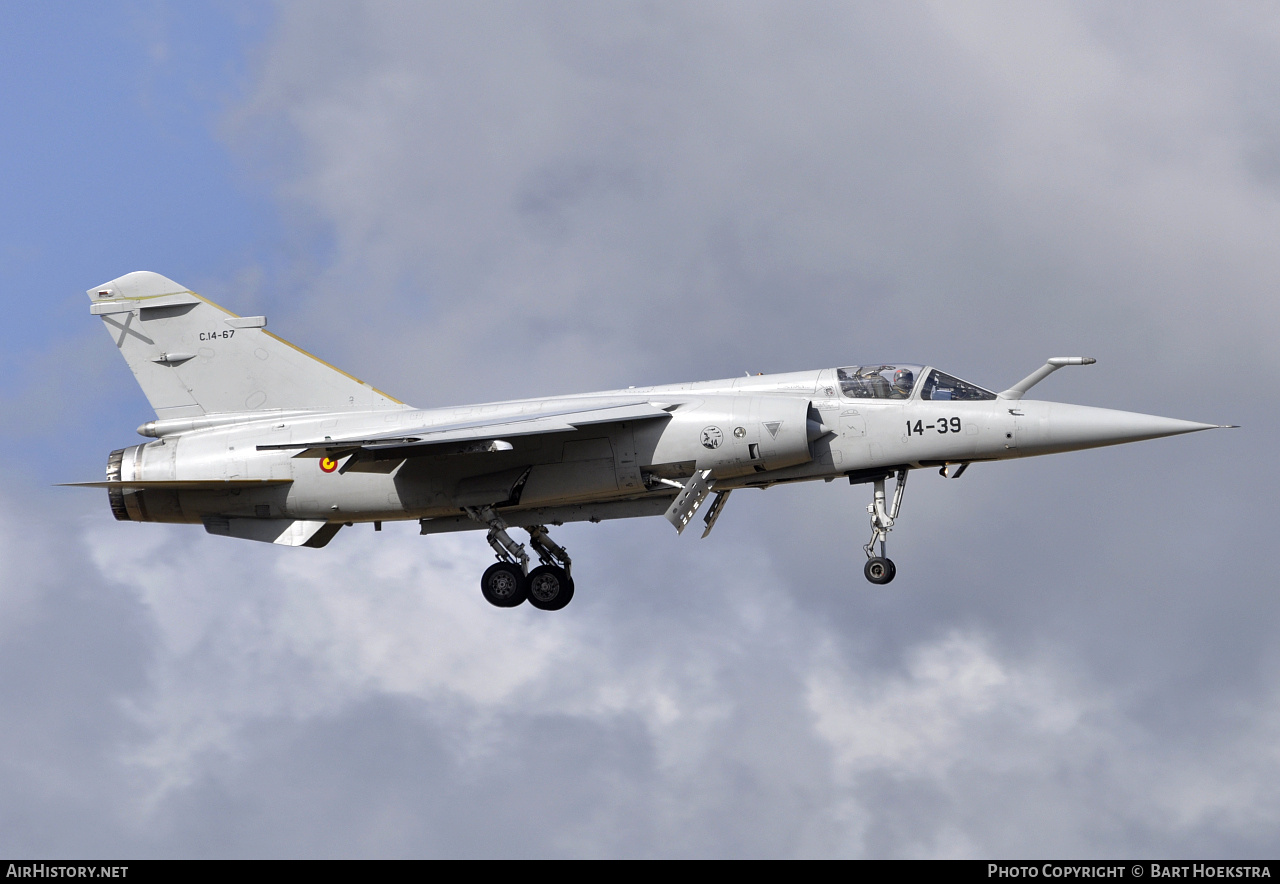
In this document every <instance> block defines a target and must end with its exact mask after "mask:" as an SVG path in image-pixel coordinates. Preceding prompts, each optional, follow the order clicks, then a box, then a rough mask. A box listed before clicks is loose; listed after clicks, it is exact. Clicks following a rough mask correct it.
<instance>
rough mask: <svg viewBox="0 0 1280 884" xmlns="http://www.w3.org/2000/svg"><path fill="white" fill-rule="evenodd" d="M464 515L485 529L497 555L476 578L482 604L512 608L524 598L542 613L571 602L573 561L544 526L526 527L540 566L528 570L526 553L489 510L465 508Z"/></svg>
mask: <svg viewBox="0 0 1280 884" xmlns="http://www.w3.org/2000/svg"><path fill="white" fill-rule="evenodd" d="M467 515H468V516H470V517H471V518H472V519H475V520H476V521H477V522H484V523H485V524H486V525H488V526H489V535H488V537H487V538H486V539H487V540H488V541H489V545H490V546H491V547H493V551H494V552H495V553H497V554H498V561H496V562H494V563H493V564H492V565H490V566H489V568H488V569H487V570H486V571H485V572H484V576H483V577H481V578H480V592H481V594H482V595H483V596H484V598H485V601H487V602H488V603H489V604H491V605H495V606H497V607H499V608H514V607H516V606H517V605H520V604H522V603H523V602H524V601H525V600H526V599H528V601H529V604H531V605H533V606H534V607H535V608H540V609H541V610H543V611H559V610H560V609H561V608H563V607H564V606H565V605H567V604H569V602H570V601H571V600H572V599H573V577H572V576H570V569H571V568H572V567H573V562H572V561H571V560H570V559H569V554H568V553H567V552H565V549H564V547H562V546H560V545H559V544H558V543H556V542H555V541H554V540H552V539H551V537H550V535H548V534H547V529H546V526H545V525H530V526H529V527H528V528H526V529H525V530H526V531H528V532H529V545H530V546H532V547H533V551H534V552H535V553H537V555H538V560H539V561H540V562H542V564H541V565H539V566H538V567H536V568H534V569H533V570H532V571H530V570H529V554H528V553H527V552H525V548H524V544H522V543H516V541H515V540H513V539H512V537H511V535H510V534H508V533H507V524H506V522H504V521H502V517H501V516H499V515H498V514H497V513H495V512H494V511H493V507H489V506H482V507H467Z"/></svg>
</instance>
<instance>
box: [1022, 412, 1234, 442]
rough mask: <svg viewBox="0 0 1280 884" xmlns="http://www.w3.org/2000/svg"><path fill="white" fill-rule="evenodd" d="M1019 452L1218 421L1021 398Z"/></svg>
mask: <svg viewBox="0 0 1280 884" xmlns="http://www.w3.org/2000/svg"><path fill="white" fill-rule="evenodd" d="M1013 410H1014V411H1015V412H1016V411H1021V412H1022V414H1021V415H1017V414H1015V416H1014V421H1015V426H1016V430H1015V432H1016V439H1017V447H1018V451H1019V453H1021V454H1023V455H1033V454H1053V453H1055V452H1059V451H1077V450H1079V449H1081V448H1099V447H1101V446H1103V445H1120V444H1122V443H1124V442H1140V441H1142V440H1143V439H1159V438H1160V437H1161V436H1177V435H1180V434H1182V433H1195V432H1199V431H1200V430H1215V429H1218V428H1219V425H1218V424H1201V423H1197V422H1196V421H1183V420H1177V419H1176V418H1171V417H1157V416H1156V415H1153V414H1138V413H1137V412H1133V411H1113V410H1111V409H1109V408H1090V407H1089V406H1086V405H1064V404H1062V403H1059V402H1026V401H1024V402H1021V403H1019V407H1017V408H1014V409H1013Z"/></svg>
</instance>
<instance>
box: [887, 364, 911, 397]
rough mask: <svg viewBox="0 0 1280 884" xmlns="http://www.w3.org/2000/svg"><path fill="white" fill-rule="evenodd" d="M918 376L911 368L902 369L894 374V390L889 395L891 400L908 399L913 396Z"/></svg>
mask: <svg viewBox="0 0 1280 884" xmlns="http://www.w3.org/2000/svg"><path fill="white" fill-rule="evenodd" d="M915 383H916V376H915V372H913V371H912V370H911V369H909V368H900V369H898V370H897V371H895V372H894V373H893V389H892V391H890V393H889V398H890V399H906V398H907V397H908V396H910V395H911V388H912V387H914V386H915Z"/></svg>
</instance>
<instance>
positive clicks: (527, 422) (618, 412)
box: [258, 402, 671, 459]
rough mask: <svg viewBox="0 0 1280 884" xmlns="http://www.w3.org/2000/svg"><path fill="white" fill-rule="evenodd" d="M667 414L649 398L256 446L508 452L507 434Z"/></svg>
mask: <svg viewBox="0 0 1280 884" xmlns="http://www.w3.org/2000/svg"><path fill="white" fill-rule="evenodd" d="M670 417H671V414H670V412H668V411H665V410H663V409H661V408H659V407H658V406H656V405H653V404H651V403H648V402H637V403H631V404H627V405H613V406H608V407H604V408H590V409H582V410H576V411H564V412H556V413H553V414H545V413H543V414H536V415H529V416H528V417H525V418H520V419H515V420H513V419H509V418H508V419H501V420H497V421H468V422H463V423H454V424H448V425H444V426H436V427H424V428H423V429H421V430H419V431H416V432H409V433H405V432H398V433H394V434H391V433H388V434H383V435H379V436H367V437H365V438H358V439H352V438H348V439H324V440H322V441H315V442H294V443H289V444H281V445H259V446H258V450H259V451H291V450H294V449H297V450H298V453H297V454H295V455H294V457H334V456H335V455H345V454H351V453H356V452H359V453H360V454H361V456H362V457H364V458H369V459H384V458H392V457H395V458H404V457H419V456H424V455H430V454H436V455H439V454H476V453H482V452H486V451H510V450H511V449H512V447H513V446H512V445H511V443H510V442H507V441H506V439H507V438H511V437H520V436H538V435H544V434H547V433H566V432H573V431H574V430H577V429H578V428H580V427H585V426H591V425H594V424H611V423H620V422H622V421H643V420H658V419H663V418H670Z"/></svg>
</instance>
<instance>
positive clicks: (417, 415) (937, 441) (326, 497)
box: [73, 272, 1216, 610]
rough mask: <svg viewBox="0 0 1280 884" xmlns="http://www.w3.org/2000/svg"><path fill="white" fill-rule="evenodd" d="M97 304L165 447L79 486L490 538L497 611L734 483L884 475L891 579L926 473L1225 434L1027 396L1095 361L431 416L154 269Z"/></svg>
mask: <svg viewBox="0 0 1280 884" xmlns="http://www.w3.org/2000/svg"><path fill="white" fill-rule="evenodd" d="M89 299H90V302H91V305H90V312H91V313H92V314H93V315H95V316H99V317H101V318H102V322H103V324H104V325H105V326H106V329H107V332H108V334H110V335H111V340H112V342H113V343H114V344H115V345H116V347H117V349H119V350H120V352H121V354H122V355H123V356H124V358H125V361H126V362H127V363H128V365H129V368H130V369H131V370H132V371H133V374H134V376H135V377H136V378H137V379H138V383H139V384H140V385H141V386H142V390H143V392H144V393H145V394H146V396H147V399H148V400H150V402H151V405H152V406H153V407H154V408H155V411H156V419H155V420H153V421H148V422H147V423H145V424H143V425H142V426H140V427H138V432H139V433H140V434H141V435H143V436H147V437H150V438H152V439H153V440H154V441H151V442H147V443H145V444H142V445H134V446H132V447H129V448H122V449H119V450H117V451H113V452H111V455H110V456H109V457H108V459H107V476H106V481H102V482H79V483H73V484H77V485H82V486H88V487H93V488H105V489H107V496H108V500H109V501H110V504H111V512H112V513H113V514H114V515H115V517H116V518H117V519H121V520H127V521H136V522H189V523H202V524H203V525H204V527H205V530H206V531H208V532H209V533H211V534H221V535H225V536H227V537H238V538H242V539H245V540H258V541H263V542H267V543H278V544H283V545H286V546H310V547H322V546H324V545H325V544H326V543H328V542H329V541H330V540H331V539H332V538H333V536H334V535H335V534H336V533H337V532H338V530H339V529H340V528H342V527H343V526H344V525H353V524H355V523H356V522H371V523H372V524H373V526H374V529H375V530H381V528H382V523H383V522H384V521H387V520H393V519H417V520H418V523H419V525H420V526H421V533H423V534H434V533H437V532H443V531H463V530H467V529H487V530H488V541H489V545H490V546H492V547H493V550H494V552H495V553H496V554H497V559H498V560H497V562H495V563H494V564H493V565H492V566H490V567H489V569H488V570H487V571H485V573H484V576H483V577H482V578H481V580H480V588H481V591H482V592H483V594H484V597H485V598H486V599H487V600H488V601H489V602H491V603H492V604H494V605H497V606H498V607H514V606H515V605H519V604H521V603H522V602H524V601H525V600H526V599H528V601H529V602H530V603H531V604H532V605H534V606H535V607H538V608H541V609H544V610H558V609H560V608H563V607H564V606H565V605H566V604H568V602H569V600H570V599H571V598H572V597H573V591H574V583H573V578H572V576H571V562H570V559H569V554H568V553H567V552H566V551H565V549H564V547H562V546H560V545H558V544H557V543H555V542H554V541H553V540H552V539H551V538H550V536H549V534H548V531H547V526H548V525H562V524H563V523H565V522H578V521H591V522H598V521H600V520H601V519H620V518H630V517H633V516H656V515H662V516H664V517H665V518H666V519H667V520H668V521H670V522H671V524H672V525H674V526H675V529H676V531H677V532H683V531H684V530H685V528H686V527H687V526H688V525H689V523H690V522H691V521H692V520H693V518H694V515H695V514H696V513H697V512H698V511H699V509H700V507H701V506H702V504H703V503H704V502H705V501H706V500H707V499H708V498H709V497H710V498H711V503H710V504H709V505H708V507H707V511H706V514H705V517H704V520H703V521H704V524H705V530H704V531H703V532H702V536H703V537H706V536H707V534H709V533H710V532H711V529H712V528H713V527H714V526H715V523H716V519H718V518H719V516H720V514H721V513H722V512H723V511H724V507H725V503H726V502H727V501H728V499H729V495H730V494H731V493H732V492H733V491H734V490H736V489H740V488H767V487H769V486H771V485H777V484H779V483H783V482H803V481H811V480H814V479H822V480H825V481H828V482H830V481H833V480H835V479H848V480H849V482H850V483H851V484H855V485H856V484H870V485H871V486H872V488H873V494H872V502H871V505H870V506H868V507H867V510H868V512H869V513H870V514H871V539H870V540H869V541H868V542H867V544H866V546H865V547H864V549H865V550H866V554H867V563H866V567H865V569H864V573H865V574H866V577H867V579H868V580H870V581H871V582H872V583H877V584H884V583H888V582H889V581H891V580H893V578H894V574H895V573H896V570H897V569H896V568H895V566H894V564H893V562H892V561H890V560H889V559H888V558H886V556H885V541H886V539H887V537H888V534H889V531H890V529H892V528H893V526H894V523H895V520H896V519H897V518H898V511H899V508H900V507H901V505H902V493H903V490H904V489H905V488H906V483H907V476H908V474H909V473H910V471H911V470H913V469H920V468H933V469H937V470H938V471H939V472H940V473H941V474H942V475H943V476H946V477H950V478H959V477H960V476H961V475H962V474H963V473H964V471H965V469H966V468H967V467H968V466H969V464H971V463H974V462H977V461H992V460H1004V459H1007V458H1014V457H1028V456H1030V455H1038V454H1052V453H1055V452H1060V451H1076V450H1078V449H1082V448H1094V447H1098V446H1102V445H1115V444H1119V443H1121V442H1136V441H1139V440H1142V439H1155V438H1158V437H1160V436H1173V435H1177V434H1179V433H1193V432H1196V431H1198V430H1208V429H1213V428H1214V427H1215V426H1216V425H1214V424H1202V423H1194V422H1192V421H1184V420H1174V419H1172V418H1165V417H1154V416H1151V415H1145V414H1134V413H1130V412H1124V411H1112V410H1108V409H1103V408H1089V407H1085V406H1081V405H1064V404H1061V403H1056V402H1039V401H1030V400H1027V399H1025V398H1024V396H1025V394H1026V392H1027V391H1028V390H1029V389H1031V388H1032V387H1033V386H1035V385H1036V384H1037V383H1039V382H1040V381H1042V380H1044V379H1045V378H1046V377H1047V376H1048V375H1049V374H1050V373H1051V372H1053V371H1055V370H1057V369H1059V368H1061V367H1063V366H1066V365H1088V364H1090V363H1092V362H1093V361H1094V360H1093V359H1090V358H1085V357H1080V356H1071V357H1057V358H1053V359H1050V360H1049V361H1048V362H1047V363H1046V364H1045V365H1044V366H1043V367H1042V368H1040V369H1038V370H1037V371H1035V372H1033V373H1032V374H1030V375H1028V376H1027V377H1026V378H1024V379H1022V380H1021V381H1019V382H1018V383H1016V384H1014V385H1013V386H1012V387H1010V388H1009V389H1007V390H1005V391H1004V392H1002V393H995V392H992V391H990V390H987V389H985V388H983V387H979V386H978V385H976V384H972V383H969V382H968V381H964V380H961V379H960V378H957V377H954V376H952V375H949V374H947V373H945V372H943V371H942V370H940V369H937V368H933V367H931V366H927V365H908V364H902V363H895V364H893V365H882V364H874V365H856V366H845V367H841V368H825V369H820V370H818V371H803V372H792V373H788V374H774V375H756V376H754V377H741V378H732V379H729V380H722V381H702V382H698V383H687V384H667V385H663V386H653V387H629V388H627V389H625V390H609V391H606V392H602V393H585V394H578V395H572V396H558V397H555V398H548V399H523V400H517V401H512V402H488V403H484V404H480V405H466V406H461V407H455V408H432V409H416V408H412V407H410V406H408V405H406V404H404V403H403V402H401V401H399V400H398V399H395V398H393V397H391V396H389V395H387V394H386V393H383V392H381V391H380V390H377V389H374V388H373V387H371V386H369V385H368V384H366V383H364V382H363V381H360V380H358V379H356V378H354V377H352V376H351V375H349V374H347V373H346V372H344V371H341V370H339V369H336V368H334V367H333V366H331V365H328V364H327V363H325V362H322V361H320V360H319V359H317V358H315V357H314V356H312V355H311V354H309V353H307V352H305V351H303V350H301V349H299V348H298V347H295V346H294V345H293V344H290V343H289V342H288V341H285V340H284V339H283V338H279V337H277V336H275V335H274V334H272V333H271V332H268V331H267V330H266V325H267V320H266V318H265V317H262V316H236V315H235V314H234V313H231V312H229V311H227V310H225V309H224V308H222V307H219V306H218V305H217V304H214V303H212V302H211V301H208V300H206V299H204V298H202V297H200V296H199V295H197V294H195V293H194V292H191V291H189V290H188V289H186V288H184V287H183V286H181V285H179V284H177V283H175V282H173V281H172V280H169V279H166V278H165V277H163V276H160V275H159V274H156V273H149V272H137V273H130V274H127V275H125V276H122V277H120V278H119V279H114V280H112V281H111V282H108V283H105V284H104V285H100V286H97V287H96V288H93V289H90V290H89ZM891 477H892V478H894V480H895V482H894V487H893V495H892V498H890V497H888V495H887V494H886V490H885V483H886V481H887V480H888V479H889V478H891ZM512 527H519V528H523V529H524V530H526V531H527V532H528V533H529V547H532V551H533V554H534V555H536V557H537V558H538V560H539V564H538V565H537V566H536V567H532V568H531V567H530V565H531V559H530V555H529V551H528V549H527V548H526V546H525V545H524V544H521V543H519V542H517V541H516V540H515V539H514V538H512V537H511V535H510V534H509V533H508V529H510V528H512Z"/></svg>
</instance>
